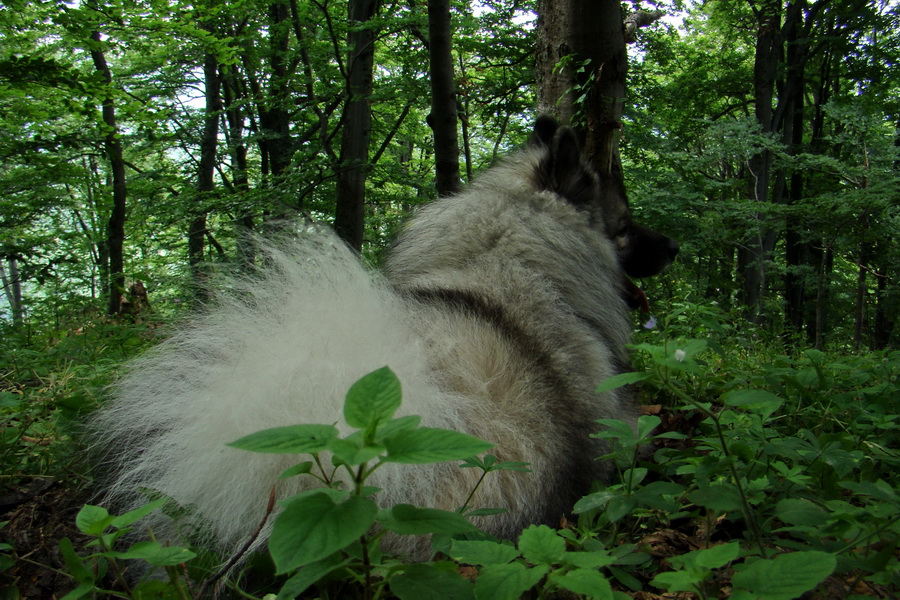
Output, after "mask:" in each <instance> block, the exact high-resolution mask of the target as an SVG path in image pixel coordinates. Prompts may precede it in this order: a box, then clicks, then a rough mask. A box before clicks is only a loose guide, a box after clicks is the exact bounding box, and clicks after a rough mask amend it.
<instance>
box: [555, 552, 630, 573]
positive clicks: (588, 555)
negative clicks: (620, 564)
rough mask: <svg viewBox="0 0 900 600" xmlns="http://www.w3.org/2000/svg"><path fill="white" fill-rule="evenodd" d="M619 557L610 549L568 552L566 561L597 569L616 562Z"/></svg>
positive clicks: (580, 566) (583, 567)
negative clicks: (609, 550)
mask: <svg viewBox="0 0 900 600" xmlns="http://www.w3.org/2000/svg"><path fill="white" fill-rule="evenodd" d="M617 560H618V559H616V557H615V556H613V555H612V554H610V553H609V552H608V551H601V552H566V557H565V562H566V563H567V564H570V565H573V566H575V567H579V568H581V569H597V568H600V567H605V566H607V565H611V564H613V563H615V562H616V561H617Z"/></svg>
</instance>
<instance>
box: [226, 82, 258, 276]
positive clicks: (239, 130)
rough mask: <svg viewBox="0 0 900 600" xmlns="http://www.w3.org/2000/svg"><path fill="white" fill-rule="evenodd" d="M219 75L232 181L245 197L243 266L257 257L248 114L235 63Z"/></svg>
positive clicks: (240, 218)
mask: <svg viewBox="0 0 900 600" xmlns="http://www.w3.org/2000/svg"><path fill="white" fill-rule="evenodd" d="M219 75H220V80H221V82H222V96H223V99H224V104H225V105H224V110H225V119H226V121H227V122H228V132H227V133H228V139H227V141H228V150H229V152H230V153H231V180H232V182H233V183H234V191H235V193H236V194H238V195H240V197H241V201H240V205H241V207H240V208H239V209H238V215H237V218H236V219H235V227H236V229H237V233H238V239H237V258H238V263H239V264H240V265H242V266H243V267H249V266H250V265H252V264H253V263H254V261H255V260H256V256H255V252H254V249H253V244H252V243H250V239H249V236H250V233H251V232H252V231H253V228H254V222H253V213H252V211H251V210H250V208H249V207H247V206H246V202H247V193H248V192H249V191H250V179H249V175H248V173H249V170H248V165H247V146H246V144H245V143H244V116H243V114H242V111H241V105H242V103H243V102H242V101H243V95H242V93H241V88H240V85H239V83H238V78H237V73H236V71H235V69H234V67H233V66H232V67H229V68H228V69H227V70H222V69H220V71H219Z"/></svg>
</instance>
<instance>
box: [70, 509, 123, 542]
mask: <svg viewBox="0 0 900 600" xmlns="http://www.w3.org/2000/svg"><path fill="white" fill-rule="evenodd" d="M114 520H115V517H113V516H111V515H110V514H109V512H108V511H107V510H106V509H105V508H103V507H102V506H93V505H91V504H86V505H85V506H84V507H83V508H82V509H81V510H79V511H78V514H77V515H76V516H75V526H76V527H78V530H79V531H81V533H86V534H87V535H92V536H95V537H96V536H100V535H103V532H104V531H106V528H107V527H109V526H110V525H111V524H112V522H113V521H114Z"/></svg>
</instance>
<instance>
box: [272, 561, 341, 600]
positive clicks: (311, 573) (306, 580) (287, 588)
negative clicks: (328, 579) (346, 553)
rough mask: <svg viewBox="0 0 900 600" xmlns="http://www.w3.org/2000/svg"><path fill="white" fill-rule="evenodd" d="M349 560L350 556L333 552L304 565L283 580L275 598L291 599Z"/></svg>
mask: <svg viewBox="0 0 900 600" xmlns="http://www.w3.org/2000/svg"><path fill="white" fill-rule="evenodd" d="M350 562H351V559H350V558H344V557H343V556H342V555H341V553H340V552H335V553H334V554H332V555H331V556H326V557H325V558H323V559H322V560H317V561H316V562H314V563H310V564H308V565H306V566H305V567H303V568H301V569H300V570H299V571H297V573H296V574H295V575H293V576H292V577H291V578H290V579H288V580H287V581H285V582H284V585H283V586H281V590H280V591H279V592H278V596H277V597H276V599H275V600H293V599H294V598H296V597H297V596H299V595H300V594H302V593H303V592H305V591H306V590H307V589H308V588H309V587H310V586H311V585H313V584H315V583H316V582H317V581H319V580H320V579H322V578H323V577H325V576H326V575H328V574H329V573H332V572H334V571H337V570H338V569H340V568H341V567H343V566H345V565H347V564H349V563H350Z"/></svg>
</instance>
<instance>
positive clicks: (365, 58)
mask: <svg viewBox="0 0 900 600" xmlns="http://www.w3.org/2000/svg"><path fill="white" fill-rule="evenodd" d="M380 5H381V2H380V0H350V2H349V18H350V33H349V34H348V39H347V44H348V47H349V50H348V56H347V90H346V100H345V105H344V115H343V119H342V122H343V132H342V137H341V159H340V165H339V166H338V178H337V180H338V183H337V204H336V206H335V214H334V228H335V230H336V231H337V233H338V235H339V236H340V237H341V238H342V239H343V240H344V241H346V242H347V244H349V245H350V247H352V248H355V249H356V250H357V251H359V250H360V249H361V248H362V242H363V232H364V222H365V197H366V174H367V171H368V166H369V164H368V161H369V139H370V137H371V134H372V107H371V105H370V101H371V95H372V85H373V80H374V74H373V69H374V66H375V28H374V27H373V26H372V23H370V21H371V20H372V19H374V17H375V15H376V14H377V12H378V9H379V7H380Z"/></svg>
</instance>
